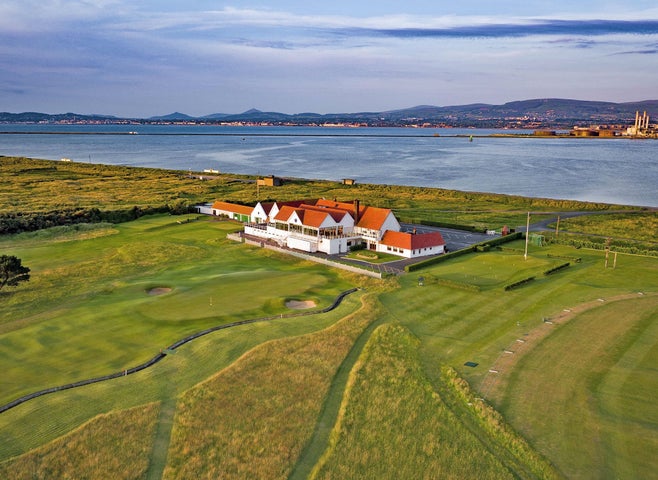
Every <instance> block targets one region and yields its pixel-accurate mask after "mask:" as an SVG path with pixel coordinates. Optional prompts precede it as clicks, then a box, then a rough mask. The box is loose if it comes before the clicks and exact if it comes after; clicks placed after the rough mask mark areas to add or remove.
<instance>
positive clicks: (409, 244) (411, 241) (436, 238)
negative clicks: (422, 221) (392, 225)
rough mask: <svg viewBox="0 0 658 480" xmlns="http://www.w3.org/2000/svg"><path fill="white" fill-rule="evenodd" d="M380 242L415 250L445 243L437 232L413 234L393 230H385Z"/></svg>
mask: <svg viewBox="0 0 658 480" xmlns="http://www.w3.org/2000/svg"><path fill="white" fill-rule="evenodd" d="M380 243H382V244H383V245H388V246H391V247H397V248H403V249H405V250H417V249H420V248H429V247H437V246H441V245H445V244H446V242H445V241H444V240H443V236H442V235H441V234H440V233H439V232H432V233H416V234H413V233H407V232H395V231H393V230H387V231H386V233H385V234H384V237H383V238H382V241H381V242H380Z"/></svg>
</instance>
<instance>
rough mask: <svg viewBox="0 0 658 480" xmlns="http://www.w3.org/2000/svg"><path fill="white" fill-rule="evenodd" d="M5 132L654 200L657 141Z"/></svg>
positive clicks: (168, 157)
mask: <svg viewBox="0 0 658 480" xmlns="http://www.w3.org/2000/svg"><path fill="white" fill-rule="evenodd" d="M0 131H1V132H2V133H0V155H5V156H24V157H32V158H46V159H53V160H59V159H61V158H70V159H71V160H73V161H79V162H92V163H102V164H111V165H130V166H138V167H156V168H167V169H175V170H183V171H190V170H191V171H199V172H200V171H203V170H206V169H212V170H219V171H221V172H225V173H236V174H250V175H277V176H282V177H297V178H308V179H323V180H337V181H339V180H341V179H342V178H353V179H355V180H356V181H357V182H359V183H376V184H389V185H412V186H423V187H438V188H448V189H455V190H462V191H477V192H492V193H504V194H513V195H523V196H528V197H544V198H555V199H570V200H583V201H592V202H603V203H615V204H624V205H638V206H650V207H658V142H656V141H655V140H654V141H652V140H630V139H626V138H615V139H608V138H532V137H530V138H518V137H496V136H494V137H492V136H487V135H491V134H496V133H503V134H510V133H512V132H510V131H509V130H506V131H496V130H474V129H468V130H460V129H413V128H337V127H336V128H326V127H325V128H321V127H228V126H199V125H195V126H190V125H0ZM7 132H12V133H7ZM129 132H135V133H136V134H132V135H131V134H128V133H129ZM514 133H531V132H522V131H521V132H514ZM470 135H473V140H472V141H469V136H470Z"/></svg>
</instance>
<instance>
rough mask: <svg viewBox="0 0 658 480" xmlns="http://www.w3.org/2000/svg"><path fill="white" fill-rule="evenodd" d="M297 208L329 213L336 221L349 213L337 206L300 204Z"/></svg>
mask: <svg viewBox="0 0 658 480" xmlns="http://www.w3.org/2000/svg"><path fill="white" fill-rule="evenodd" d="M299 208H303V209H304V210H314V211H316V212H323V213H328V214H329V215H331V218H333V219H334V220H335V221H336V222H340V221H341V220H342V219H343V218H345V215H349V214H350V212H346V211H345V210H342V209H339V208H330V207H318V206H316V205H300V206H299Z"/></svg>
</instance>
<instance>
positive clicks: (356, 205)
mask: <svg viewBox="0 0 658 480" xmlns="http://www.w3.org/2000/svg"><path fill="white" fill-rule="evenodd" d="M357 223H359V200H354V225H356V224H357Z"/></svg>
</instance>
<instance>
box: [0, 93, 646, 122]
mask: <svg viewBox="0 0 658 480" xmlns="http://www.w3.org/2000/svg"><path fill="white" fill-rule="evenodd" d="M636 111H640V113H642V112H644V111H647V113H648V114H649V115H650V116H652V117H653V118H658V100H645V101H641V102H627V103H613V102H596V101H584V100H571V99H561V98H538V99H532V100H520V101H514V102H508V103H505V104H503V105H491V104H486V103H473V104H468V105H452V106H443V107H440V106H434V105H418V106H415V107H410V108H404V109H398V110H387V111H383V112H357V113H327V114H320V113H313V112H304V113H296V114H286V113H280V112H263V111H261V110H258V109H255V108H252V109H249V110H247V111H245V112H243V113H238V114H227V113H213V114H210V115H205V116H203V117H192V116H190V115H187V114H184V113H180V112H174V113H170V114H168V115H162V116H157V117H150V118H146V119H121V118H117V117H113V116H110V115H80V114H76V113H65V114H57V115H51V114H46V113H36V112H25V113H7V112H3V113H0V122H3V123H34V122H50V123H56V122H63V123H75V122H80V123H84V122H108V123H113V122H116V123H119V122H123V121H131V122H133V121H139V122H144V123H157V122H172V121H189V122H195V121H198V122H204V123H205V122H217V123H247V124H248V123H259V124H263V123H265V124H271V125H321V124H340V123H346V124H360V125H370V126H407V125H432V126H452V127H481V128H486V127H491V128H571V127H573V126H574V125H589V124H621V125H624V124H631V123H633V122H634V120H635V112H636Z"/></svg>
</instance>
